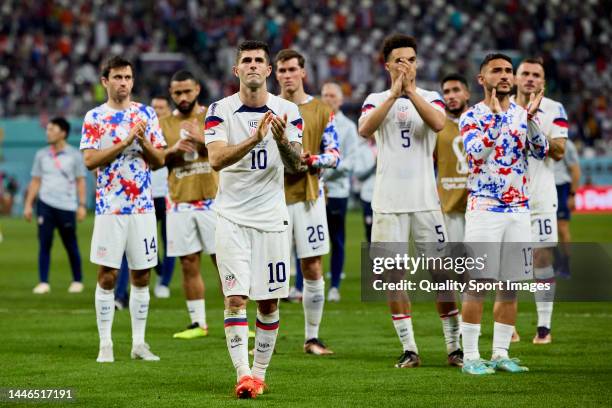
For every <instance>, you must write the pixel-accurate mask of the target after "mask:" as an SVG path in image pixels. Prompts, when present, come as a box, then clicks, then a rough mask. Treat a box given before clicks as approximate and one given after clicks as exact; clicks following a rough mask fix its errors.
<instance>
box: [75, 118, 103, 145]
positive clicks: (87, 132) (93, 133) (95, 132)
mask: <svg viewBox="0 0 612 408" xmlns="http://www.w3.org/2000/svg"><path fill="white" fill-rule="evenodd" d="M96 116H97V114H96V112H95V111H93V110H92V111H89V112H87V114H86V115H85V119H83V127H82V128H81V143H80V146H79V148H80V149H81V150H85V149H95V150H99V149H100V130H99V127H98V123H97V121H96Z"/></svg>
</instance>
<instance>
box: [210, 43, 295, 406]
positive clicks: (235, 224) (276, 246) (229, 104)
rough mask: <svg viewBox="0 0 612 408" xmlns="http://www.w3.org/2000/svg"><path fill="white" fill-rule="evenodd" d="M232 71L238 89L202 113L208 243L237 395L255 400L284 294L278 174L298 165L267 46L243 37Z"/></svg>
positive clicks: (283, 215) (285, 252)
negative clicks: (208, 170)
mask: <svg viewBox="0 0 612 408" xmlns="http://www.w3.org/2000/svg"><path fill="white" fill-rule="evenodd" d="M233 72H234V75H235V76H236V77H238V78H239V79H240V91H239V92H237V93H235V94H233V95H231V96H228V97H226V98H224V99H222V100H220V101H218V102H215V103H213V104H212V105H211V106H210V107H209V109H208V112H207V114H206V119H205V129H206V130H205V139H206V147H207V148H208V154H209V161H210V164H211V166H212V167H213V169H214V170H216V171H218V172H219V190H218V192H217V198H216V206H215V211H216V212H217V215H218V220H217V230H216V234H215V245H216V248H217V264H218V267H219V275H220V277H221V283H222V287H223V294H224V295H225V313H224V314H225V337H226V340H227V349H228V351H229V354H230V357H231V359H232V362H233V364H234V367H235V368H236V374H237V385H236V389H235V391H236V395H237V396H238V397H239V398H255V397H256V396H257V395H258V394H261V393H263V391H264V389H265V388H266V384H265V382H264V380H265V374H266V369H267V367H268V364H269V363H270V358H271V357H272V353H273V351H274V344H275V343H276V337H277V334H278V323H279V313H278V299H279V298H283V297H287V295H288V292H289V279H288V278H289V257H290V240H289V234H288V226H289V214H288V211H287V205H286V204H285V195H284V188H283V183H284V172H285V171H289V172H297V171H302V170H303V165H302V161H301V158H300V155H301V151H302V148H301V137H302V118H301V117H300V114H299V111H298V107H297V106H296V105H295V104H294V103H292V102H289V101H286V100H284V99H282V98H279V97H277V96H275V95H273V94H271V93H269V92H268V90H267V87H266V79H267V78H268V77H269V76H270V74H271V73H272V66H271V65H270V53H269V48H268V45H267V44H266V43H263V42H260V41H245V42H243V43H242V44H241V45H240V46H239V48H238V53H237V57H236V65H235V66H234V67H233ZM249 298H250V299H253V300H255V301H257V320H256V335H255V351H254V361H253V367H252V369H251V368H250V367H249V354H248V323H247V314H246V305H247V299H249Z"/></svg>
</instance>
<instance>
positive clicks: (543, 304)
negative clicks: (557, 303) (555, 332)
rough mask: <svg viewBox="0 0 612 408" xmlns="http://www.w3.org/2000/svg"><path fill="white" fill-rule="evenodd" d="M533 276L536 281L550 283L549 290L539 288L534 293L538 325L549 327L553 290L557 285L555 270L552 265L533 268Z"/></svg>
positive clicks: (553, 296) (553, 298) (553, 297)
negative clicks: (539, 289)
mask: <svg viewBox="0 0 612 408" xmlns="http://www.w3.org/2000/svg"><path fill="white" fill-rule="evenodd" d="M534 276H535V278H536V282H537V283H548V284H549V285H550V289H549V290H541V291H537V292H536V293H535V300H536V310H537V311H538V327H546V328H548V329H550V327H551V324H550V323H551V320H552V313H553V302H554V300H555V290H556V286H557V283H556V282H555V272H554V270H553V267H552V266H548V267H546V268H535V269H534Z"/></svg>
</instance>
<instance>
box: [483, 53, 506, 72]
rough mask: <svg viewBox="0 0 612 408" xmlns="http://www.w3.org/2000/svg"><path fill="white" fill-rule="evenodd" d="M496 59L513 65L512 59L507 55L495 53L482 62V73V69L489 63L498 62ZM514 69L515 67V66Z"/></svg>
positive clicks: (488, 55)
mask: <svg viewBox="0 0 612 408" xmlns="http://www.w3.org/2000/svg"><path fill="white" fill-rule="evenodd" d="M496 59H503V60H504V61H508V62H509V63H510V65H512V58H510V57H509V56H507V55H506V54H502V53H501V52H493V53H491V54H487V55H486V56H485V57H484V59H483V60H482V63H481V64H480V71H482V69H483V68H484V67H485V66H487V65H488V64H489V62H491V61H493V60H496ZM513 68H514V66H513Z"/></svg>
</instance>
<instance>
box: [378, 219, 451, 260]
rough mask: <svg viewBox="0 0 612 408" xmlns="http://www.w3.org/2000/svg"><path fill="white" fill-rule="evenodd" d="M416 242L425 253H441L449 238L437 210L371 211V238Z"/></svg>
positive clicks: (431, 254) (417, 246)
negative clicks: (408, 211) (409, 211)
mask: <svg viewBox="0 0 612 408" xmlns="http://www.w3.org/2000/svg"><path fill="white" fill-rule="evenodd" d="M411 237H412V239H413V240H414V242H415V246H416V248H417V251H419V252H422V253H424V254H425V255H426V256H433V257H437V256H441V255H443V254H442V253H441V252H440V251H441V250H442V248H443V247H444V245H445V243H446V242H447V241H448V235H447V234H446V229H445V227H444V217H442V212H441V211H440V210H433V211H417V212H412V213H378V212H376V211H374V219H373V222H372V242H409V240H410V238H411Z"/></svg>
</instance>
